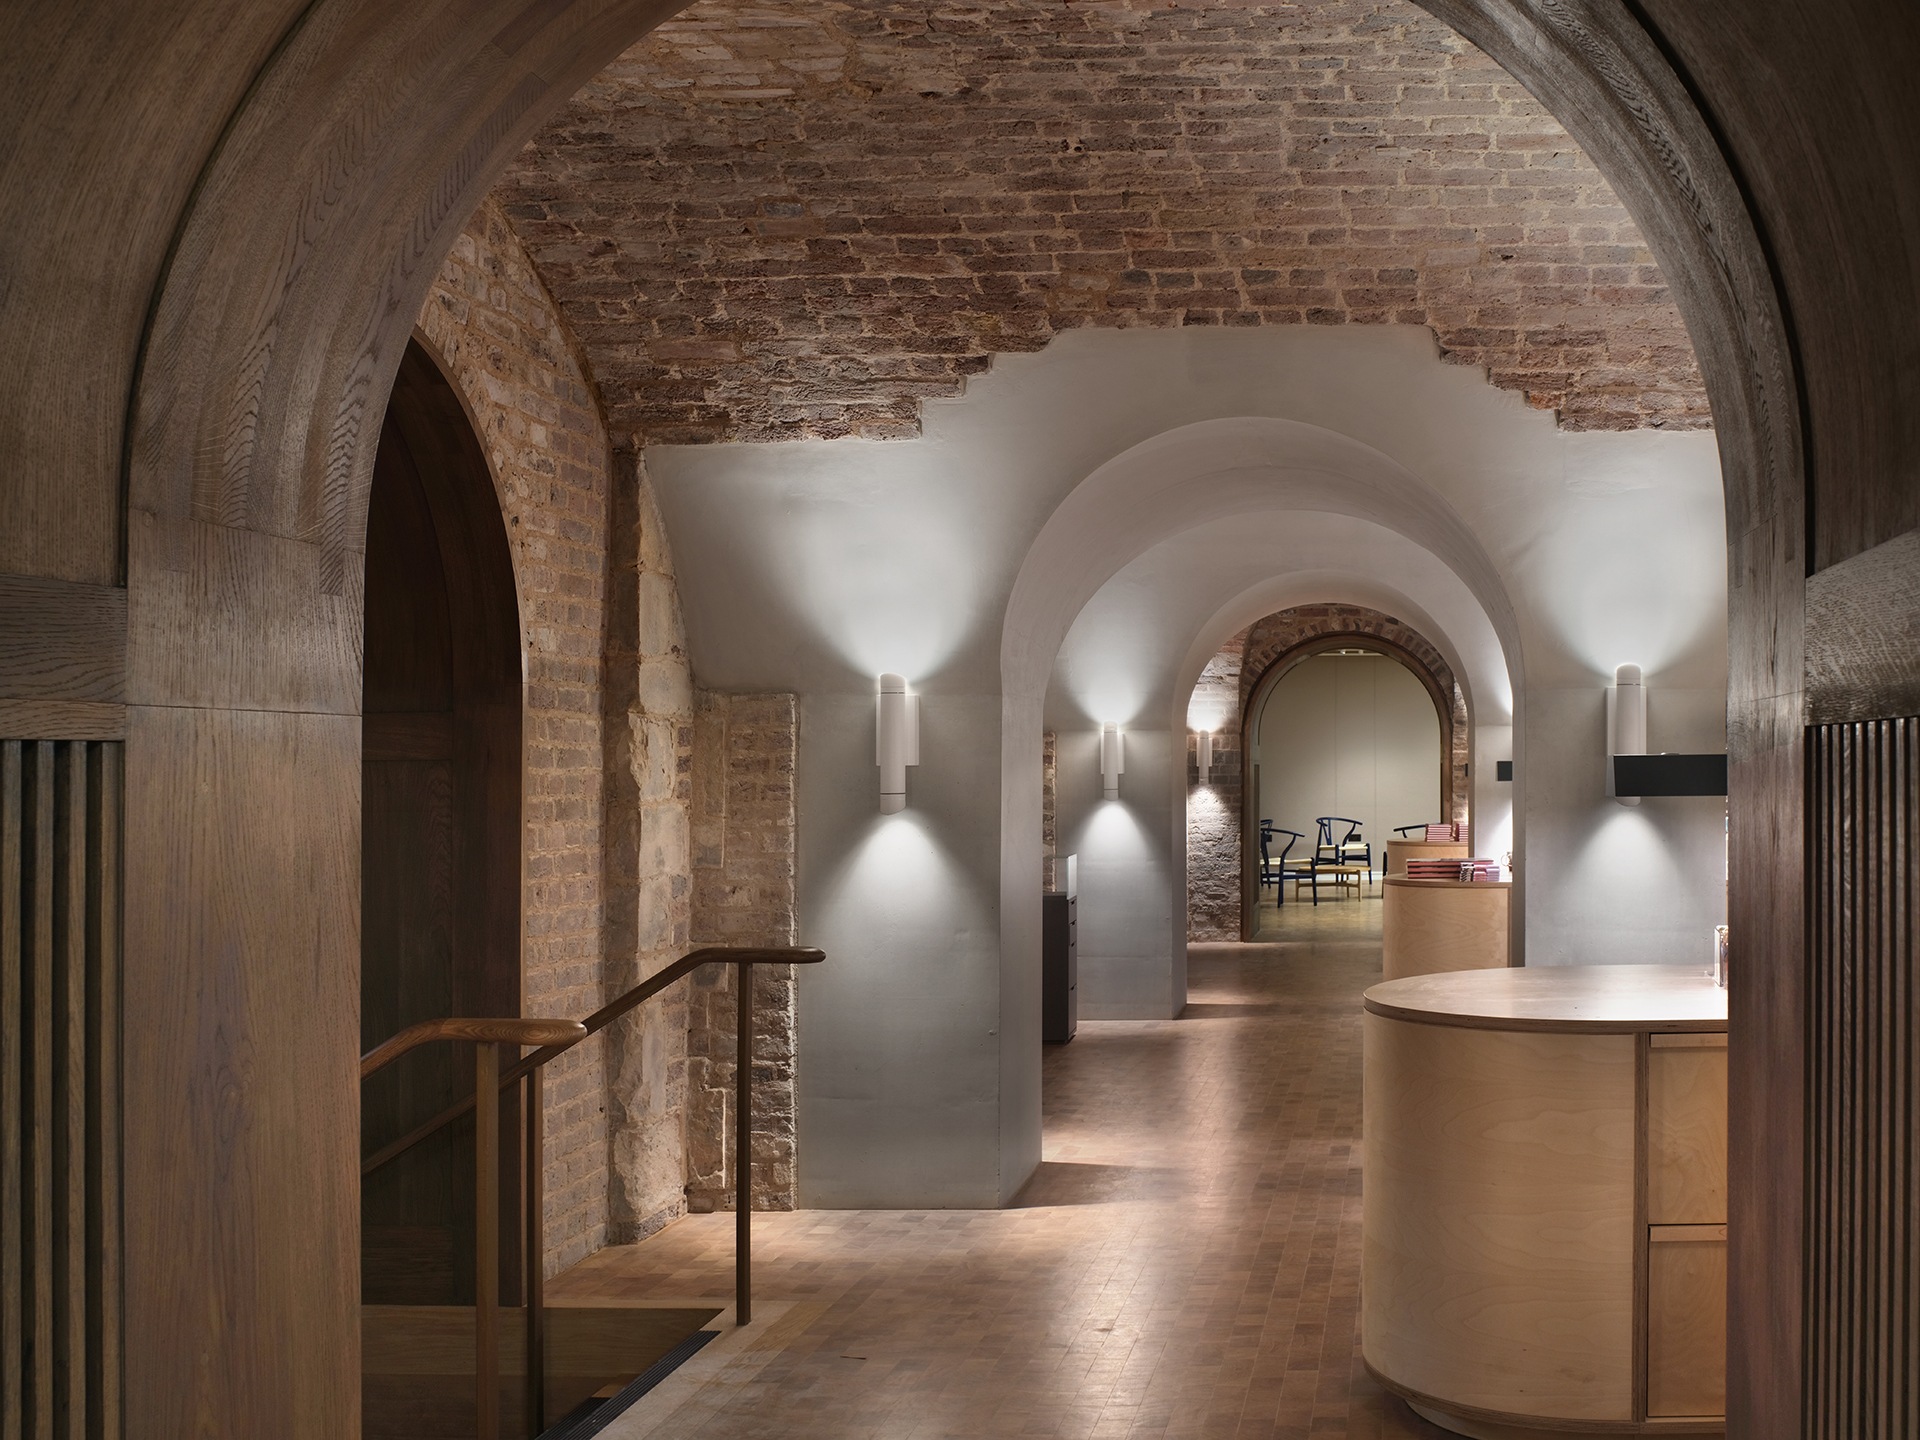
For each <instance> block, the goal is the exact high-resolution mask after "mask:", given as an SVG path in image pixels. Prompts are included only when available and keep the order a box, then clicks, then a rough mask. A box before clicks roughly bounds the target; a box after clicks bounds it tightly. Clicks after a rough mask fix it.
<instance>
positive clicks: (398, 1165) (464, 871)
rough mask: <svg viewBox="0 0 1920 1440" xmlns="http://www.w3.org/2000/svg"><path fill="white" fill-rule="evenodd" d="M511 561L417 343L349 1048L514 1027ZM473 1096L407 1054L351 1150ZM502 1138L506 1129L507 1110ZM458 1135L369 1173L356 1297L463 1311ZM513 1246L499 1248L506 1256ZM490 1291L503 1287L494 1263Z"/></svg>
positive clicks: (366, 787) (510, 1180)
mask: <svg viewBox="0 0 1920 1440" xmlns="http://www.w3.org/2000/svg"><path fill="white" fill-rule="evenodd" d="M515 594H516V592H515V587H514V577H513V565H512V558H511V555H510V552H509V550H508V545H507V534H506V528H505V526H504V524H503V523H502V520H501V515H500V507H499V503H498V501H497V499H496V497H495V493H494V487H493V480H492V476H491V473H490V471H489V470H488V467H487V460H486V456H485V454H484V453H483V452H482V450H481V448H480V442H479V439H478V437H477V436H476V435H475V433H474V429H473V426H472V424H471V423H470V422H469V420H468V418H467V415H466V412H465V410H464V408H463V407H462V405H461V402H460V397H459V395H458V393H457V392H456V391H455V390H454V388H453V386H452V385H451V384H450V383H449V382H448V381H447V379H446V377H445V376H444V375H443V374H442V373H441V371H440V368H439V366H438V365H437V364H436V363H435V362H434V360H433V358H432V357H431V356H430V355H429V354H428V353H427V352H426V350H425V349H424V348H422V346H421V345H420V344H419V343H418V342H414V343H411V344H409V345H408V346H407V352H406V356H405V358H404V359H403V360H402V362H401V365H400V373H399V377H398V379H397V380H396V381H395V383H394V388H393V396H392V399H391V400H390V401H389V403H388V406H387V414H386V420H385V423H384V425H383V427H382V430H381V434H380V447H379V451H378V454H377V457H376V459H375V464H374V479H373V489H372V494H371V498H370V500H369V503H368V513H367V565H366V602H365V603H366V669H365V673H364V686H363V704H362V722H361V745H362V767H361V806H362V823H361V832H360V844H361V904H360V1037H361V1046H362V1049H368V1048H371V1047H372V1046H373V1045H375V1044H378V1043H379V1042H380V1041H382V1040H384V1039H386V1038H387V1037H388V1036H390V1035H392V1034H394V1033H395V1032H397V1031H399V1030H401V1029H403V1028H405V1027H406V1026H408V1025H411V1024H413V1023H415V1022H416V1021H421V1020H431V1019H437V1018H440V1017H442V1016H449V1015H479V1016H492V1015H518V1014H519V1013H520V1000H521V964H520V898H521V877H520V868H521V864H520V854H521V781H520V776H521V680H520V641H519V614H518V605H517V602H516V598H515ZM472 1088H473V1067H472V1063H471V1057H470V1051H469V1050H468V1049H467V1047H464V1046H457V1047H456V1046H446V1045H432V1046H424V1047H422V1048H421V1049H419V1050H416V1051H414V1052H413V1053H412V1054H410V1055H407V1056H405V1057H403V1058H402V1059H401V1060H400V1061H398V1062H397V1063H395V1064H394V1065H392V1066H391V1067H389V1068H388V1069H387V1070H385V1071H383V1072H381V1073H380V1074H379V1075H376V1076H374V1077H373V1078H372V1079H371V1080H370V1081H369V1082H368V1083H367V1085H366V1086H365V1093H364V1095H363V1098H362V1109H361V1147H362V1153H363V1154H367V1153H371V1152H373V1151H375V1150H377V1149H379V1148H380V1147H381V1146H382V1145H384V1144H386V1143H388V1142H389V1141H392V1140H394V1139H396V1138H398V1137H399V1136H401V1135H404V1134H406V1133H407V1132H408V1131H410V1130H411V1129H413V1127H414V1126H416V1125H418V1124H420V1123H421V1122H423V1121H425V1120H427V1119H430V1118H431V1117H432V1116H434V1115H435V1114H437V1113H439V1112H440V1111H441V1110H442V1109H444V1108H445V1107H446V1106H447V1105H448V1104H449V1103H451V1102H453V1101H456V1100H458V1099H460V1098H461V1097H463V1096H464V1095H466V1094H469V1093H471V1091H472ZM504 1108H505V1109H506V1110H507V1112H508V1113H506V1114H504V1115H503V1117H502V1124H503V1127H504V1126H514V1125H517V1123H518V1115H517V1111H514V1110H513V1108H512V1107H511V1105H508V1106H506V1107H504ZM473 1142H474V1135H473V1127H472V1124H471V1122H465V1123H462V1124H458V1125H455V1126H452V1127H449V1128H448V1129H446V1130H443V1131H441V1132H440V1133H439V1134H437V1135H434V1136H432V1137H430V1138H429V1139H427V1140H425V1141H423V1142H422V1143H420V1144H419V1145H417V1146H416V1147H414V1148H413V1149H412V1150H410V1151H408V1152H407V1153H405V1154H403V1155H401V1156H399V1157H398V1158H397V1159H395V1160H393V1161H391V1162H390V1163H388V1164H387V1165H384V1166H382V1167H381V1168H380V1169H379V1170H377V1171H375V1172H374V1173H372V1174H371V1175H369V1176H367V1177H366V1179H365V1181H364V1182H363V1186H362V1193H361V1216H362V1230H361V1276H362V1279H361V1296H362V1300H363V1302H364V1303H368V1304H415V1305H421V1304H431V1305H462V1304H472V1303H473V1289H474V1276H473V1254H474V1248H473V1241H474V1235H473V1225H474V1217H473V1206H474V1196H473V1180H472V1177H473V1164H474V1161H473ZM501 1153H502V1156H503V1162H504V1163H503V1164H502V1173H501V1190H502V1194H501V1210H502V1216H503V1222H504V1223H503V1224H502V1227H501V1229H502V1235H503V1239H505V1237H513V1236H517V1235H518V1234H519V1233H520V1230H521V1227H520V1226H519V1225H517V1224H516V1223H514V1221H513V1217H514V1216H515V1215H516V1214H517V1212H518V1191H519V1178H520V1177H519V1172H518V1168H517V1166H516V1165H515V1164H514V1161H513V1157H514V1156H516V1155H517V1154H518V1153H519V1147H517V1146H515V1145H513V1144H503V1145H502V1147H501ZM505 1248H507V1249H511V1248H512V1245H511V1241H508V1242H507V1244H506V1247H505ZM502 1262H503V1264H502V1269H503V1286H506V1287H509V1291H508V1293H510V1287H511V1286H512V1284H513V1278H514V1277H516V1276H517V1275H518V1273H519V1266H518V1263H517V1261H516V1260H515V1258H513V1256H511V1255H503V1256H502Z"/></svg>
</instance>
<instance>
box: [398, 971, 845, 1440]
mask: <svg viewBox="0 0 1920 1440" xmlns="http://www.w3.org/2000/svg"><path fill="white" fill-rule="evenodd" d="M826 958H827V957H826V956H825V955H824V954H823V953H822V952H820V951H818V950H812V949H792V948H780V949H748V948H739V949H734V948H727V947H719V946H709V947H707V948H705V949H701V950H695V951H694V952H693V953H692V954H691V955H686V956H683V957H682V958H681V959H678V960H676V961H674V962H673V963H672V964H671V965H669V966H667V967H666V968H665V969H664V970H662V971H660V973H659V974H657V975H650V976H648V977H647V978H646V979H645V980H643V981H641V982H640V983H639V984H638V985H636V986H634V987H633V988H632V989H631V990H629V991H627V992H626V994H624V995H622V996H621V997H620V998H619V999H618V1000H615V1001H614V1002H613V1003H612V1004H610V1005H603V1006H601V1007H600V1008H599V1009H598V1010H596V1011H594V1012H593V1014H591V1015H589V1016H588V1017H587V1018H586V1019H585V1020H584V1021H578V1020H514V1019H499V1020H475V1019H452V1020H426V1021H422V1022H421V1023H420V1024H418V1025H410V1026H408V1027H407V1028H406V1029H405V1030H402V1031H401V1032H400V1033H399V1034H398V1035H395V1036H393V1037H392V1038H391V1039H389V1040H386V1041H383V1042H382V1043H381V1044H379V1045H376V1046H374V1048H373V1049H371V1050H369V1051H368V1052H367V1053H366V1054H365V1055H363V1056H361V1057H360V1078H361V1079H363V1080H364V1079H366V1078H367V1076H369V1075H371V1074H373V1073H374V1072H375V1071H377V1070H378V1069H380V1067H381V1066H383V1065H387V1064H390V1063H391V1062H392V1061H394V1060H396V1059H398V1058H399V1057H400V1056H402V1055H404V1054H406V1053H407V1051H409V1050H411V1049H413V1048H414V1047H415V1046H418V1045H425V1044H427V1043H429V1042H431V1041H434V1040H470V1041H473V1042H474V1071H473V1094H472V1095H470V1096H468V1097H467V1098H466V1099H465V1100H464V1101H462V1102H461V1103H460V1104H457V1105H452V1106H449V1107H448V1108H447V1109H445V1110H443V1111H442V1112H441V1113H440V1114H438V1115H436V1116H435V1117H434V1118H433V1119H431V1120H429V1121H428V1122H427V1123H426V1124H425V1125H422V1126H420V1127H418V1128H417V1129H415V1130H413V1131H412V1132H411V1133H409V1134H407V1135H404V1136H402V1137H401V1138H400V1139H398V1140H396V1141H394V1142H393V1143H392V1144H390V1145H387V1146H385V1147H384V1148H382V1149H381V1150H379V1151H378V1152H377V1153H375V1154H374V1155H373V1156H371V1157H370V1158H369V1159H367V1160H366V1161H364V1162H363V1163H362V1164H361V1167H360V1173H361V1175H362V1176H363V1177H364V1176H365V1175H368V1174H370V1173H372V1172H373V1171H374V1170H377V1169H379V1168H380V1166H382V1165H384V1164H386V1163H387V1161H389V1160H391V1159H393V1158H394V1157H395V1156H396V1155H400V1154H403V1153H404V1152H405V1151H407V1150H408V1149H410V1148H411V1147H412V1146H414V1145H416V1144H418V1143H419V1142H420V1141H422V1140H424V1139H426V1138H427V1136H429V1135H431V1134H433V1133H434V1132H435V1131H436V1130H438V1129H440V1127H441V1126H443V1125H447V1124H450V1123H452V1122H453V1121H454V1120H457V1119H458V1118H459V1117H460V1116H462V1115H464V1114H466V1113H467V1111H469V1110H477V1112H478V1113H477V1115H476V1116H475V1127H474V1167H473V1168H474V1277H473V1278H474V1296H473V1317H474V1318H473V1335H474V1372H473V1373H474V1426H475V1434H476V1435H477V1436H478V1440H499V1434H500V1334H499V1308H500V1271H499V1265H500V1259H499V1256H500V1251H499V1234H498V1231H499V1225H500V1218H499V1205H500V1094H501V1092H502V1091H503V1090H505V1089H506V1088H507V1087H508V1086H509V1085H514V1084H517V1083H518V1082H519V1081H521V1080H523V1079H524V1080H525V1081H526V1082H527V1107H526V1112H525V1139H526V1146H527V1159H526V1175H525V1184H526V1187H527V1188H526V1192H525V1201H526V1208H525V1215H524V1217H523V1218H524V1220H525V1223H526V1230H527V1248H526V1255H525V1260H526V1286H527V1290H526V1295H525V1296H524V1297H523V1298H524V1301H525V1305H526V1313H527V1332H526V1334H527V1370H526V1378H527V1384H526V1393H525V1400H526V1405H527V1424H528V1426H529V1433H530V1434H537V1433H538V1432H539V1431H540V1430H541V1429H542V1427H543V1426H544V1424H545V1408H546V1398H545V1396H546V1365H545V1341H544V1338H543V1334H544V1325H543V1322H542V1315H541V1311H542V1309H543V1306H542V1303H541V1290H542V1280H543V1276H544V1269H545V1267H544V1264H543V1262H542V1260H541V1255H540V1250H541V1244H540V1241H541V1218H542V1209H543V1207H542V1204H541V1190H540V1178H541V1169H542V1165H543V1163H544V1161H543V1157H542V1154H541V1114H540V1077H541V1075H542V1073H543V1072H542V1070H541V1067H542V1066H543V1065H545V1064H546V1063H547V1062H548V1061H549V1060H551V1059H553V1058H554V1057H555V1056H557V1055H562V1054H565V1053H566V1052H567V1051H568V1050H570V1049H572V1048H573V1047H574V1046H575V1045H578V1044H579V1043H580V1042H581V1041H582V1040H584V1039H586V1038H587V1036H589V1035H592V1034H594V1033H595V1032H597V1031H600V1030H604V1029H606V1027H607V1026H609V1025H611V1024H612V1023H613V1022H614V1021H615V1020H618V1019H619V1018H620V1017H621V1016H622V1015H624V1014H626V1013H627V1012H628V1011H629V1010H631V1009H633V1008H634V1006H636V1005H639V1004H640V1003H641V1002H642V1001H644V1000H646V999H647V998H648V997H650V996H653V995H658V994H659V993H660V992H661V991H662V990H664V989H666V988H667V987H668V986H669V985H671V984H673V983H674V981H676V980H679V979H682V978H684V977H685V976H686V975H688V974H689V973H691V972H692V971H694V970H697V969H699V968H700V966H702V965H716V964H718V965H738V966H739V967H740V968H741V975H740V983H739V985H738V986H737V987H736V989H737V992H738V993H737V994H736V995H735V996H734V1001H735V1004H736V1006H737V1014H736V1018H735V1023H734V1076H733V1084H734V1117H735V1118H734V1127H733V1130H734V1136H733V1141H734V1152H733V1153H734V1209H735V1211H736V1212H737V1213H736V1214H735V1216H734V1232H733V1295H734V1323H735V1324H736V1325H745V1324H747V1323H748V1322H749V1321H750V1320H751V1319H752V1318H753V1297H752V1285H751V1280H750V1276H751V1273H752V1258H751V1257H752V1239H753V1237H752V1229H753V1222H752V1218H751V1217H752V1213H753V1146H752V1132H753V1122H752V1103H753V1096H752V1085H753V967H754V966H755V965H818V964H819V963H820V962H821V961H822V960H824V959H826ZM502 1045H514V1046H520V1045H537V1046H539V1047H540V1048H539V1049H537V1050H535V1051H534V1052H533V1053H532V1054H531V1055H527V1056H523V1057H522V1058H521V1059H519V1060H517V1061H515V1062H514V1063H513V1064H512V1065H511V1066H509V1067H507V1068H506V1070H505V1071H504V1072H503V1071H502V1070H501V1066H500V1061H501V1058H502V1057H501V1054H500V1048H499V1047H500V1046H502Z"/></svg>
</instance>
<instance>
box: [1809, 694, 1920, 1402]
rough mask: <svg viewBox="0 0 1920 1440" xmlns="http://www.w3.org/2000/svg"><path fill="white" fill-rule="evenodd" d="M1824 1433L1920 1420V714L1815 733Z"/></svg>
mask: <svg viewBox="0 0 1920 1440" xmlns="http://www.w3.org/2000/svg"><path fill="white" fill-rule="evenodd" d="M1808 748H1809V764H1808V776H1807V788H1808V821H1809V824H1808V831H1809V841H1810V844H1809V847H1808V857H1807V858H1808V869H1809V873H1808V878H1807V892H1808V902H1809V911H1810V913H1809V916H1808V931H1809V944H1808V952H1809V953H1808V961H1809V965H1810V968H1811V971H1812V1001H1811V1007H1810V1014H1809V1017H1808V1019H1809V1033H1810V1036H1811V1044H1810V1047H1809V1054H1808V1071H1809V1073H1808V1080H1809V1082H1810V1084H1809V1092H1810V1095H1811V1097H1812V1101H1811V1104H1810V1106H1809V1110H1808V1116H1807V1129H1808V1160H1809V1171H1810V1175H1811V1185H1810V1187H1809V1191H1808V1197H1807V1199H1808V1208H1807V1221H1808V1224H1807V1242H1808V1253H1807V1346H1808V1354H1807V1361H1808V1363H1807V1373H1808V1380H1809V1384H1808V1389H1807V1397H1806V1426H1805V1433H1806V1434H1807V1435H1808V1436H1809V1437H1811V1440H1894V1437H1896V1436H1900V1437H1904V1436H1911V1435H1913V1434H1914V1433H1915V1432H1916V1431H1920V1390H1917V1389H1916V1383H1915V1382H1916V1378H1917V1377H1920V1108H1916V1096H1915V1090H1916V1087H1917V1086H1920V1004H1917V1003H1916V998H1915V985H1916V983H1920V980H1917V979H1916V975H1915V965H1916V962H1920V943H1916V926H1920V719H1913V718H1909V719H1900V720H1877V721H1867V722H1860V723H1855V724H1845V725H1823V726H1817V727H1815V728H1814V729H1812V730H1811V731H1810V732H1809V740H1808Z"/></svg>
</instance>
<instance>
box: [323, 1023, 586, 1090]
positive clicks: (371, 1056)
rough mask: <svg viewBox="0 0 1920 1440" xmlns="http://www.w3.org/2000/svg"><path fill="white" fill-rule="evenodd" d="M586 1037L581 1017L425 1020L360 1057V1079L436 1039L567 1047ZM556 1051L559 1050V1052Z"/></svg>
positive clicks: (382, 1042)
mask: <svg viewBox="0 0 1920 1440" xmlns="http://www.w3.org/2000/svg"><path fill="white" fill-rule="evenodd" d="M586 1037H587V1027H586V1026H584V1025H582V1024H581V1023H580V1022H579V1021H578V1020H475V1019H469V1018H464V1017H456V1018H454V1019H450V1020H422V1021H421V1022H420V1023H419V1024H418V1025H409V1026H408V1027H407V1028H406V1029H404V1030H402V1031H401V1032H400V1033H399V1034H398V1035H390V1036H388V1037H387V1038H386V1039H385V1040H382V1041H381V1042H380V1043H379V1044H378V1045H376V1046H374V1047H373V1049H371V1050H369V1051H368V1052H367V1053H366V1054H364V1055H362V1056H361V1057H360V1078H361V1079H362V1080H364V1079H366V1078H367V1077H368V1076H369V1075H371V1074H373V1072H374V1071H376V1070H379V1069H381V1068H383V1067H384V1066H387V1065H391V1064H392V1063H393V1062H394V1061H395V1060H398V1059H399V1058H400V1057H401V1056H402V1055H404V1054H406V1053H407V1052H408V1051H409V1050H412V1049H415V1048H416V1047H418V1046H421V1045H430V1044H432V1043H433V1042H434V1041H435V1040H478V1041H490V1042H492V1043H494V1044H497V1045H547V1046H555V1045H557V1046H559V1047H560V1048H561V1049H565V1048H566V1047H567V1046H569V1045H571V1044H573V1043H574V1042H575V1041H577V1040H584V1039H586ZM556 1053H557V1052H556Z"/></svg>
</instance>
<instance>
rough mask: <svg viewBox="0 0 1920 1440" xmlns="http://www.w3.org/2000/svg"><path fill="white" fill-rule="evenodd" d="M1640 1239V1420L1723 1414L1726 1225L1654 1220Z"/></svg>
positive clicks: (1725, 1343)
mask: <svg viewBox="0 0 1920 1440" xmlns="http://www.w3.org/2000/svg"><path fill="white" fill-rule="evenodd" d="M1723 1053H1724V1052H1723ZM1647 1242H1648V1243H1647V1418H1648V1419H1650V1420H1662V1419H1676V1418H1680V1417H1688V1418H1692V1417H1698V1416H1719V1415H1724V1414H1725V1413H1726V1409H1727V1227H1726V1226H1724V1225H1654V1226H1650V1227H1649V1228H1648V1230H1647Z"/></svg>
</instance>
